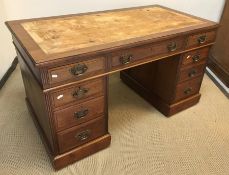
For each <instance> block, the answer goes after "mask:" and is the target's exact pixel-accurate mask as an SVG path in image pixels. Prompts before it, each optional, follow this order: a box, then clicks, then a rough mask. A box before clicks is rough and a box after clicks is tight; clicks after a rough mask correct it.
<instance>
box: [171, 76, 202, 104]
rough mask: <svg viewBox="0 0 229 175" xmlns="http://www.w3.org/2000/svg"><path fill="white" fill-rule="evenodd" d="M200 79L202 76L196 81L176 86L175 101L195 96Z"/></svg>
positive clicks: (198, 88)
mask: <svg viewBox="0 0 229 175" xmlns="http://www.w3.org/2000/svg"><path fill="white" fill-rule="evenodd" d="M202 78H203V76H199V77H198V78H196V79H193V80H190V81H187V82H184V83H181V84H178V85H177V88H176V94H175V101H178V100H182V99H184V98H187V97H190V96H192V95H194V94H197V93H198V92H199V90H200V85H201V82H202Z"/></svg>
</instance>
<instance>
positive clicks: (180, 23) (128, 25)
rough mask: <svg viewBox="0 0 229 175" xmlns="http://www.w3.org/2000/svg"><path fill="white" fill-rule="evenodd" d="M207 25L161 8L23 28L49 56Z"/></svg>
mask: <svg viewBox="0 0 229 175" xmlns="http://www.w3.org/2000/svg"><path fill="white" fill-rule="evenodd" d="M202 23H204V21H202V20H198V19H195V18H192V17H189V16H186V15H183V14H179V13H176V12H174V11H171V10H168V9H164V8H161V7H147V8H141V9H128V10H121V11H112V12H101V13H94V14H86V15H76V16H71V17H59V18H58V17H57V18H54V19H48V20H44V19H43V20H38V21H32V22H25V23H22V24H21V25H22V26H23V27H24V29H25V30H26V31H27V32H28V33H29V35H30V36H31V37H32V38H33V40H34V41H35V42H36V43H37V44H38V45H39V47H40V48H41V49H42V50H43V51H44V52H45V53H46V54H55V53H62V52H68V51H72V50H77V49H82V48H87V47H91V46H96V45H101V44H106V43H112V42H116V41H122V40H127V39H131V38H137V37H142V36H146V35H151V34H156V33H161V32H167V31H171V30H175V29H182V28H185V27H191V26H195V25H200V24H202Z"/></svg>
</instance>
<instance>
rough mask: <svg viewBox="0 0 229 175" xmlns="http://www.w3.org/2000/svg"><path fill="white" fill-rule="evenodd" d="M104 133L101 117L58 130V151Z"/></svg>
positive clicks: (70, 147)
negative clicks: (61, 130)
mask: <svg viewBox="0 0 229 175" xmlns="http://www.w3.org/2000/svg"><path fill="white" fill-rule="evenodd" d="M105 134H106V124H105V119H104V118H103V117H100V118H97V119H95V120H91V121H89V122H87V123H84V124H82V125H79V126H76V127H74V128H71V129H68V130H65V131H63V132H60V133H58V134H57V137H58V143H59V150H60V153H64V152H66V151H68V150H70V149H72V148H74V147H77V146H80V145H82V144H85V143H87V142H89V141H91V140H93V139H96V138H98V137H100V136H103V135H105Z"/></svg>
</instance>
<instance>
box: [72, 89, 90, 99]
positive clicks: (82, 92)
mask: <svg viewBox="0 0 229 175" xmlns="http://www.w3.org/2000/svg"><path fill="white" fill-rule="evenodd" d="M88 91H89V89H86V88H83V87H79V88H78V89H77V90H76V91H75V92H74V93H73V94H72V95H73V97H75V98H78V99H80V98H82V97H84V95H85V94H86V93H87V92H88Z"/></svg>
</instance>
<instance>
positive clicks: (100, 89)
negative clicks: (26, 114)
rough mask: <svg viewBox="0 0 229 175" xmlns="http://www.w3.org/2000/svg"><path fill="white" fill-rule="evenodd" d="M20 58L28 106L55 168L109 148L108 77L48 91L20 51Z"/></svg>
mask: <svg viewBox="0 0 229 175" xmlns="http://www.w3.org/2000/svg"><path fill="white" fill-rule="evenodd" d="M18 58H19V63H20V67H21V73H22V78H23V82H24V87H25V92H26V102H27V106H28V109H29V111H30V113H31V116H32V118H33V120H34V123H35V125H36V127H37V129H38V131H39V133H40V135H41V138H42V140H43V143H44V144H45V147H46V150H47V151H48V153H49V156H50V159H51V161H52V163H53V166H54V168H55V169H61V168H63V167H65V166H67V165H69V164H71V163H74V162H75V161H77V160H80V159H83V158H84V157H86V156H89V155H91V154H93V153H96V152H98V151H100V150H102V149H104V148H106V147H108V146H109V145H110V141H111V136H110V134H109V133H108V113H107V77H102V78H97V79H93V80H90V81H85V82H81V83H77V82H76V83H72V84H70V85H66V86H64V87H60V88H58V87H57V88H54V89H52V90H50V91H49V90H48V91H47V90H43V89H42V86H41V85H40V83H39V82H38V81H37V80H36V78H35V76H34V74H33V72H32V71H31V69H30V67H29V66H28V64H27V63H26V61H25V60H24V58H23V57H22V56H21V54H20V53H19V52H18ZM95 87H96V88H95Z"/></svg>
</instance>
